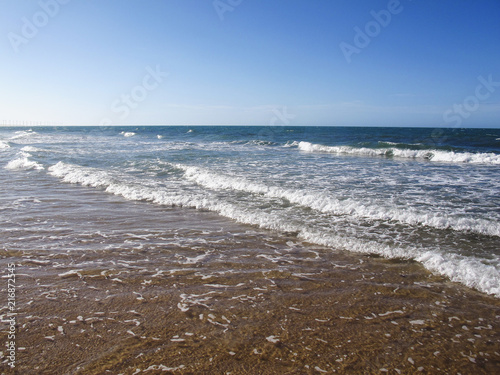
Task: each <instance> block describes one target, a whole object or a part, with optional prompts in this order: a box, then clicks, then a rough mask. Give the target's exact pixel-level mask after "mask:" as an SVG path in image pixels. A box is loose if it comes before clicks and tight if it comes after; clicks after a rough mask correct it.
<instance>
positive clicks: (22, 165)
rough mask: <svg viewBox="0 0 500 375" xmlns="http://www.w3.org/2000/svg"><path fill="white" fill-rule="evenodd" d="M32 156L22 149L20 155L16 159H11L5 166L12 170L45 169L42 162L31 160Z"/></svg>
mask: <svg viewBox="0 0 500 375" xmlns="http://www.w3.org/2000/svg"><path fill="white" fill-rule="evenodd" d="M30 157H31V154H29V153H27V152H24V151H22V152H20V153H18V157H17V158H16V159H13V160H11V161H9V162H8V163H7V165H6V166H5V168H6V169H11V170H30V169H37V170H41V169H44V167H43V165H41V164H40V163H37V162H36V161H33V160H29V158H30Z"/></svg>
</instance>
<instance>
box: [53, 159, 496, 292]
mask: <svg viewBox="0 0 500 375" xmlns="http://www.w3.org/2000/svg"><path fill="white" fill-rule="evenodd" d="M176 168H181V169H182V170H185V171H186V172H188V173H190V174H192V175H194V174H196V173H197V172H199V169H196V168H194V167H186V166H179V165H177V166H176ZM49 173H50V174H51V175H53V176H55V177H58V178H61V179H62V181H64V182H68V183H74V184H81V185H85V186H93V187H97V188H103V189H104V190H105V191H106V192H108V193H110V194H114V195H118V196H122V197H123V198H125V199H128V200H133V201H140V200H144V201H150V202H153V203H156V204H160V205H170V206H180V207H189V208H196V209H203V210H208V211H212V212H216V213H218V214H220V215H222V216H225V217H227V218H230V219H233V220H236V221H238V222H240V223H244V224H251V225H257V226H259V227H261V228H264V229H270V230H276V231H280V232H295V233H297V237H298V238H300V239H302V240H304V241H307V242H310V243H314V244H317V245H323V246H328V247H331V248H333V249H344V250H348V251H353V252H359V253H363V254H377V255H381V256H383V257H386V258H400V259H414V260H417V261H419V262H421V263H422V264H423V265H424V266H425V267H426V268H427V269H429V270H430V271H432V272H435V273H439V274H441V275H444V276H447V277H449V278H450V279H451V280H452V281H456V282H461V283H463V284H464V285H466V286H469V287H472V288H475V289H477V290H480V291H482V292H484V293H488V294H493V295H495V296H496V297H499V298H500V275H499V271H498V270H497V269H496V268H495V267H494V266H491V265H486V264H484V263H482V262H481V261H480V260H479V259H476V258H473V257H462V256H458V255H456V254H442V253H439V252H437V251H431V250H424V249H418V248H416V247H401V246H393V245H389V244H384V243H380V242H374V241H364V240H359V239H356V238H348V237H345V236H340V235H338V236H337V235H335V234H331V233H323V232H319V231H317V230H315V229H311V228H307V227H304V226H300V227H299V226H297V225H294V224H291V223H290V222H289V221H288V220H286V218H283V217H281V216H279V215H277V214H273V213H266V212H261V211H256V212H251V211H249V210H246V209H242V208H240V207H237V206H235V205H233V204H231V203H229V202H226V201H223V200H220V199H218V198H216V197H215V196H211V195H210V194H203V195H197V194H195V193H190V194H189V193H186V192H182V191H181V192H179V193H178V194H175V193H169V192H167V191H163V190H161V189H156V188H152V187H148V186H144V185H141V184H134V183H130V182H124V181H118V180H117V179H116V178H114V177H113V176H111V174H109V173H107V172H105V171H102V170H98V169H94V168H88V167H81V166H76V165H71V164H66V163H63V162H58V163H57V164H55V165H53V166H51V167H49ZM233 182H234V181H233ZM216 183H218V184H220V183H221V181H219V182H216ZM238 184H241V185H237V186H241V187H242V188H245V189H248V187H245V183H244V182H238ZM222 186H228V187H231V186H232V187H235V186H234V184H232V183H231V184H229V185H228V184H227V183H226V184H223V185H222ZM250 189H251V190H253V191H256V192H265V191H268V190H269V188H264V187H263V186H262V185H257V184H255V185H253V187H251V188H250Z"/></svg>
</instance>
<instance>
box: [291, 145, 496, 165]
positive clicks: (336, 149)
mask: <svg viewBox="0 0 500 375" xmlns="http://www.w3.org/2000/svg"><path fill="white" fill-rule="evenodd" d="M292 146H297V147H298V149H299V150H301V151H305V152H326V153H332V154H342V155H356V156H370V157H374V156H376V157H380V156H386V157H398V158H407V159H422V160H429V161H433V162H442V163H471V164H490V165H498V164H500V155H498V154H494V153H472V152H454V151H440V150H410V149H399V148H394V147H389V148H378V149H374V148H367V147H351V146H324V145H319V144H314V143H310V142H298V143H295V142H294V143H291V144H290V145H288V146H287V147H292Z"/></svg>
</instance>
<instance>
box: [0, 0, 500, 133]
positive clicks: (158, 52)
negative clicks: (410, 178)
mask: <svg viewBox="0 0 500 375" xmlns="http://www.w3.org/2000/svg"><path fill="white" fill-rule="evenodd" d="M0 5H1V7H2V12H1V14H0V83H1V86H0V124H2V123H4V124H12V123H25V124H30V125H31V124H35V123H54V124H67V125H98V124H107V125H177V124H179V125H217V124H220V125H269V124H273V125H284V124H287V125H329V126H337V125H338V126H342V125H344V126H384V125H385V126H433V127H436V126H451V127H500V48H499V46H500V21H499V20H500V1H498V0H484V1H480V0H454V1H453V0H440V1H435V0H400V1H397V0H390V1H374V0H365V1H361V0H359V1H354V0H315V1H311V0H309V1H306V0H215V1H214V0H157V1H154V0H142V1H139V0H134V1H132V0H107V1H102V0H85V1H84V0H40V1H28V0H27V1H19V0H0Z"/></svg>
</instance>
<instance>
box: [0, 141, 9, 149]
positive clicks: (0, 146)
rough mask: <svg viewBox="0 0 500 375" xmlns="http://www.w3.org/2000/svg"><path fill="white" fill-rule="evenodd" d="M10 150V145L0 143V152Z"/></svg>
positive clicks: (3, 142)
mask: <svg viewBox="0 0 500 375" xmlns="http://www.w3.org/2000/svg"><path fill="white" fill-rule="evenodd" d="M7 148H10V145H9V144H8V143H7V142H5V141H0V150H3V149H7Z"/></svg>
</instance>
